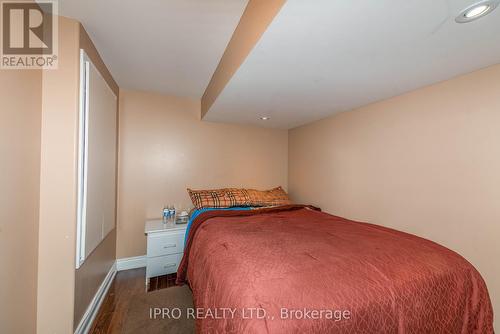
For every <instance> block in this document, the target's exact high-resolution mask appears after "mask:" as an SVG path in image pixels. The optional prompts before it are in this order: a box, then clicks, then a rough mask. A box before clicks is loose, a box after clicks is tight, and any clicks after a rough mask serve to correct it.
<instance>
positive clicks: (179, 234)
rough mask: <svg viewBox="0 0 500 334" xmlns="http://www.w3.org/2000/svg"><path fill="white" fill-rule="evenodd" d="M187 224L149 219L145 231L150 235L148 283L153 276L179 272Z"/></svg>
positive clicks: (147, 265)
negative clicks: (165, 222) (164, 222)
mask: <svg viewBox="0 0 500 334" xmlns="http://www.w3.org/2000/svg"><path fill="white" fill-rule="evenodd" d="M186 227H187V224H183V225H176V224H174V223H173V222H169V223H167V224H163V221H162V220H161V219H155V220H148V221H146V225H145V227H144V233H146V235H147V237H148V250H147V264H146V284H149V279H150V278H151V277H156V276H161V275H167V274H172V273H175V272H177V268H178V267H179V264H180V262H181V260H182V256H183V254H184V236H185V234H186Z"/></svg>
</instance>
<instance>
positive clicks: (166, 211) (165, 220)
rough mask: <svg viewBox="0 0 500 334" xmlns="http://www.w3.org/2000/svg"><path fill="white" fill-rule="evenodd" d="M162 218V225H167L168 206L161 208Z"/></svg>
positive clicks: (168, 216)
mask: <svg viewBox="0 0 500 334" xmlns="http://www.w3.org/2000/svg"><path fill="white" fill-rule="evenodd" d="M162 218H163V224H166V223H168V219H169V218H170V210H169V208H168V206H166V205H165V206H164V207H163V215H162Z"/></svg>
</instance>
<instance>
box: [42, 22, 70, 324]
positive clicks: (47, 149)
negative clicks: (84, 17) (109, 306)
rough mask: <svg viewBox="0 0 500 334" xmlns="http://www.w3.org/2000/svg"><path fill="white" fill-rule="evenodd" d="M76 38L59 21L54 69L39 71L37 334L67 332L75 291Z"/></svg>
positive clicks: (64, 23) (68, 26)
mask: <svg viewBox="0 0 500 334" xmlns="http://www.w3.org/2000/svg"><path fill="white" fill-rule="evenodd" d="M78 33H79V24H78V22H76V21H74V20H70V19H67V18H63V17H60V18H59V68H58V69H57V70H44V71H43V79H42V135H41V138H42V144H41V171H40V221H39V244H38V301H37V302H38V308H37V315H38V317H37V332H38V333H40V334H44V333H71V332H72V330H73V308H74V288H75V252H76V250H75V248H76V246H75V242H76V241H75V240H76V175H77V159H76V157H77V133H78V86H79V85H78V80H79V78H78V76H79V72H78V69H79V66H78V64H79V55H78Z"/></svg>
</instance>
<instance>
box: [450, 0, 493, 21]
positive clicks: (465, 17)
mask: <svg viewBox="0 0 500 334" xmlns="http://www.w3.org/2000/svg"><path fill="white" fill-rule="evenodd" d="M498 2H499V0H485V1H480V2H478V3H476V4H474V5H472V6H469V7H467V8H466V9H464V10H463V11H462V12H461V13H460V15H458V16H457V18H456V19H455V21H456V22H458V23H467V22H471V21H474V20H477V19H478V18H480V17H483V16H485V15H487V14H489V13H491V12H492V11H493V9H495V8H496V7H497V6H498Z"/></svg>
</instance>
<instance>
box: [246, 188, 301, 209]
mask: <svg viewBox="0 0 500 334" xmlns="http://www.w3.org/2000/svg"><path fill="white" fill-rule="evenodd" d="M247 192H248V196H249V197H250V201H249V204H248V205H250V206H277V205H287V204H291V203H292V202H291V201H290V199H289V198H288V195H287V194H286V192H285V191H284V190H283V188H281V187H276V188H274V189H271V190H264V191H261V190H255V189H247Z"/></svg>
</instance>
